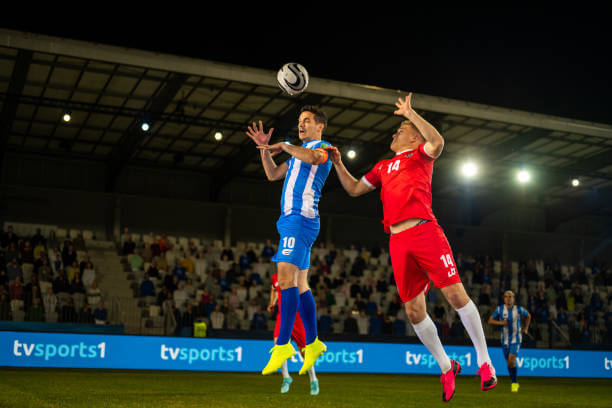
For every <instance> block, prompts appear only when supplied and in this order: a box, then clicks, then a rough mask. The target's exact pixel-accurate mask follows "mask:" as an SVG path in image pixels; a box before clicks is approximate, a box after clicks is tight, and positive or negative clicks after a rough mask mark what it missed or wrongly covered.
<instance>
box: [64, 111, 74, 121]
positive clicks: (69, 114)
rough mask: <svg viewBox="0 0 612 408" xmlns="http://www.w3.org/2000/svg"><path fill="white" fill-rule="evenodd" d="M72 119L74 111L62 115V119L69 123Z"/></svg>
mask: <svg viewBox="0 0 612 408" xmlns="http://www.w3.org/2000/svg"><path fill="white" fill-rule="evenodd" d="M70 119H72V113H71V112H70V111H66V112H64V115H63V116H62V120H63V121H64V122H66V123H68V122H70Z"/></svg>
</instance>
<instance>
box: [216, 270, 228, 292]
mask: <svg viewBox="0 0 612 408" xmlns="http://www.w3.org/2000/svg"><path fill="white" fill-rule="evenodd" d="M217 283H218V284H219V286H220V287H221V290H222V291H223V292H227V291H229V290H230V280H229V279H228V278H227V273H226V272H225V271H223V270H222V271H221V274H220V276H219V279H218V280H217Z"/></svg>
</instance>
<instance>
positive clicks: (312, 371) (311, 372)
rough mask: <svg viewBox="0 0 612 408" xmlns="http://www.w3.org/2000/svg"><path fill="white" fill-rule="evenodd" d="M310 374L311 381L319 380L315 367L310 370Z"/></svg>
mask: <svg viewBox="0 0 612 408" xmlns="http://www.w3.org/2000/svg"><path fill="white" fill-rule="evenodd" d="M308 375H309V376H310V382H313V381H317V375H316V374H315V371H314V367H312V368H311V369H310V370H308Z"/></svg>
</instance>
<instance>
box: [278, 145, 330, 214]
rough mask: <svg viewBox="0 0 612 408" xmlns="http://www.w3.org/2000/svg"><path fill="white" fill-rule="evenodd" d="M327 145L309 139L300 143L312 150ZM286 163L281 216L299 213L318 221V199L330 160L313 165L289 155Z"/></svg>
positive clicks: (327, 172)
mask: <svg viewBox="0 0 612 408" xmlns="http://www.w3.org/2000/svg"><path fill="white" fill-rule="evenodd" d="M328 146H330V144H329V143H327V142H325V141H323V140H311V141H309V142H306V143H304V144H303V145H302V147H304V148H307V149H313V150H314V149H318V148H325V147H328ZM287 164H288V165H289V168H288V169H287V175H286V176H285V185H284V186H283V195H282V197H281V216H285V215H292V214H293V215H301V216H303V217H306V218H310V219H313V220H314V219H316V220H317V221H318V219H319V208H318V207H319V199H320V198H321V190H322V189H323V185H324V184H325V180H326V179H327V176H328V175H329V171H330V170H331V167H332V163H331V160H329V159H328V160H327V161H326V162H325V163H321V164H318V165H314V164H309V163H304V162H303V161H301V160H298V159H296V158H295V157H291V158H290V159H289V160H287Z"/></svg>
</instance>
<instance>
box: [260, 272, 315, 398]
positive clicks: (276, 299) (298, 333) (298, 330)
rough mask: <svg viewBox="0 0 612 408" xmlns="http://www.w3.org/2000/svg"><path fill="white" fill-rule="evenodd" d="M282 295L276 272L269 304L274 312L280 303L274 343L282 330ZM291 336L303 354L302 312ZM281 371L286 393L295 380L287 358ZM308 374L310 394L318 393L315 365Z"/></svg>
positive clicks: (304, 335)
mask: <svg viewBox="0 0 612 408" xmlns="http://www.w3.org/2000/svg"><path fill="white" fill-rule="evenodd" d="M280 297H281V288H280V286H279V284H278V274H277V273H274V274H273V275H272V289H271V290H270V304H268V311H269V312H270V313H272V312H273V311H274V306H275V305H276V303H278V312H277V314H276V325H275V326H274V344H276V338H277V337H278V333H279V332H280V322H281V319H280V304H281V302H280ZM291 338H292V339H293V340H294V341H295V343H296V344H297V346H298V350H299V351H300V354H302V356H303V351H302V350H303V349H304V348H305V347H306V330H305V329H304V324H303V323H302V318H301V317H300V312H298V313H297V314H296V316H295V324H294V325H293V331H292V332H291ZM281 373H282V374H283V385H282V386H281V393H282V394H284V393H286V392H289V387H290V386H291V383H292V382H293V379H292V378H291V376H290V375H289V370H288V369H287V360H285V362H284V363H283V365H282V366H281ZM308 375H309V376H310V395H318V394H319V380H318V379H317V375H316V374H315V369H314V366H313V367H311V368H310V369H309V370H308Z"/></svg>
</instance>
